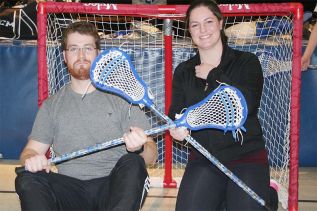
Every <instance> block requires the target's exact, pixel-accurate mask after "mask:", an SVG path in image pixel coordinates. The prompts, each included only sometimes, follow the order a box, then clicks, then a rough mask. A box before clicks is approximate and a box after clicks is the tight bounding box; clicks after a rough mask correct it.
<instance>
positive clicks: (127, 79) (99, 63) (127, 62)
mask: <svg viewBox="0 0 317 211" xmlns="http://www.w3.org/2000/svg"><path fill="white" fill-rule="evenodd" d="M90 79H91V81H92V83H93V84H94V86H95V87H97V88H99V89H101V90H104V91H108V92H113V93H116V94H118V95H120V96H122V97H123V98H125V99H126V100H128V101H129V102H130V103H132V104H145V105H148V106H151V105H152V104H153V103H152V101H151V100H150V98H149V95H148V88H147V86H146V84H145V83H144V82H143V81H142V79H141V78H140V77H139V76H138V74H137V72H136V70H135V68H134V66H133V64H132V62H131V59H130V57H129V55H128V54H126V53H125V52H124V51H122V50H120V49H118V48H111V49H108V50H104V51H102V52H101V53H100V54H99V55H98V56H97V58H96V59H95V60H94V62H93V64H92V65H91V68H90Z"/></svg>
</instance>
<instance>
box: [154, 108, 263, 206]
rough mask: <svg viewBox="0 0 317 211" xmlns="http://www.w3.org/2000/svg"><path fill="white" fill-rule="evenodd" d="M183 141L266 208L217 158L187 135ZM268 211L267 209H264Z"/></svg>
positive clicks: (160, 114) (158, 112) (155, 110)
mask: <svg viewBox="0 0 317 211" xmlns="http://www.w3.org/2000/svg"><path fill="white" fill-rule="evenodd" d="M150 108H151V109H152V110H153V111H154V112H155V113H156V114H157V115H159V116H160V117H161V118H163V119H164V120H166V121H167V122H168V123H169V125H170V124H171V123H172V122H173V121H172V120H171V119H170V118H169V117H168V116H167V115H165V114H163V113H162V112H160V111H158V110H157V109H156V108H155V106H153V105H152V106H150ZM185 140H186V141H187V142H188V143H190V144H191V145H192V146H193V147H195V148H196V149H197V150H198V151H199V152H200V153H201V154H202V155H204V156H205V157H206V158H207V159H208V160H209V161H210V162H211V163H212V164H214V165H215V166H216V167H217V168H218V169H219V170H220V171H222V172H223V173H224V174H225V175H227V176H228V177H229V178H230V179H231V180H232V181H233V182H234V183H236V184H237V185H238V186H239V187H240V188H242V189H243V190H244V191H245V192H246V193H247V194H248V195H249V196H251V197H252V198H253V199H255V200H256V201H257V202H258V203H259V204H260V205H262V206H264V207H266V204H265V201H264V200H263V199H262V198H261V197H260V196H259V195H257V194H256V193H255V192H254V191H253V190H252V189H251V188H249V187H248V186H247V185H246V184H245V183H244V182H243V181H242V180H240V179H239V178H238V177H237V176H235V175H234V174H233V173H232V172H231V171H230V170H229V169H228V168H227V167H225V166H224V165H223V164H222V163H221V162H220V161H219V160H218V159H217V158H215V157H214V156H212V155H211V154H210V153H209V152H208V151H207V150H206V149H205V148H204V147H203V146H202V145H200V144H199V143H198V142H197V141H196V140H195V139H194V138H193V137H191V136H190V135H188V136H187V137H186V138H185ZM266 208H267V209H269V208H268V207H266Z"/></svg>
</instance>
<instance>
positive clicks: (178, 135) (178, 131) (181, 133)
mask: <svg viewBox="0 0 317 211" xmlns="http://www.w3.org/2000/svg"><path fill="white" fill-rule="evenodd" d="M169 131H170V134H171V136H172V137H173V139H175V140H178V141H183V140H184V139H185V138H186V136H188V135H189V131H188V130H187V128H185V127H178V128H172V129H170V130H169Z"/></svg>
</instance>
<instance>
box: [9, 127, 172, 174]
mask: <svg viewBox="0 0 317 211" xmlns="http://www.w3.org/2000/svg"><path fill="white" fill-rule="evenodd" d="M175 126H176V125H175V124H174V123H173V122H172V124H166V125H162V126H159V127H156V128H152V129H149V130H145V131H144V133H145V134H146V135H153V134H158V133H160V132H163V131H165V130H168V129H170V128H173V127H175ZM121 144H124V141H123V138H118V139H114V140H111V141H107V142H104V143H100V144H95V145H93V146H89V147H87V148H85V149H81V150H78V151H74V152H71V153H66V154H64V155H61V156H58V157H53V158H51V159H49V162H50V163H51V164H56V163H61V162H64V161H67V160H70V159H73V158H77V157H81V156H84V155H87V154H90V153H94V152H98V151H101V150H104V149H108V148H110V147H114V146H118V145H121ZM15 171H16V173H20V172H24V171H27V169H25V167H24V166H21V167H17V168H16V170H15Z"/></svg>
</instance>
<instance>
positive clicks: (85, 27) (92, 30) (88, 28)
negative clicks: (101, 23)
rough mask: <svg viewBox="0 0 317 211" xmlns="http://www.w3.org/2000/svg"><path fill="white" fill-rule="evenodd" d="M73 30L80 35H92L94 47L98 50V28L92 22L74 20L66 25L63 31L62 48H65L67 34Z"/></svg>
mask: <svg viewBox="0 0 317 211" xmlns="http://www.w3.org/2000/svg"><path fill="white" fill-rule="evenodd" d="M75 32H77V33H79V34H82V35H90V36H92V37H94V39H95V44H96V48H97V49H99V50H100V36H99V34H98V30H97V28H96V26H95V25H94V24H92V23H90V22H86V21H79V22H74V23H71V24H69V25H68V27H67V28H66V30H65V31H64V33H63V38H62V50H65V49H66V48H67V38H68V36H69V34H72V33H75Z"/></svg>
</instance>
